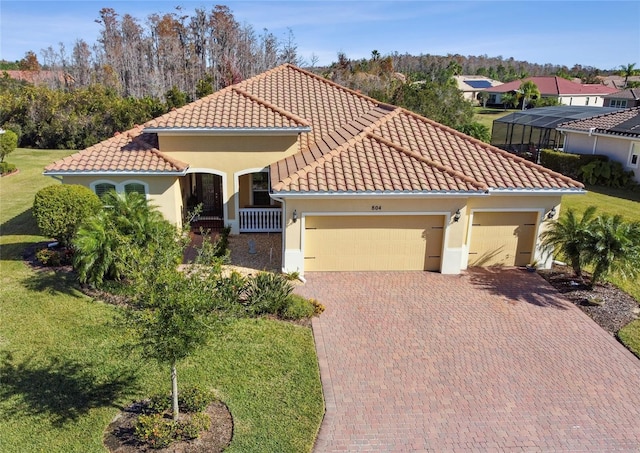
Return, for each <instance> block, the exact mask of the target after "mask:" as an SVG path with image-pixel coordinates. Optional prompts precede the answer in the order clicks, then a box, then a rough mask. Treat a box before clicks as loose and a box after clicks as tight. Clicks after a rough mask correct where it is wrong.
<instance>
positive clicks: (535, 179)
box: [46, 65, 582, 193]
mask: <svg viewBox="0 0 640 453" xmlns="http://www.w3.org/2000/svg"><path fill="white" fill-rule="evenodd" d="M203 128H204V129H211V130H215V129H220V130H222V129H225V128H232V129H281V128H289V129H290V128H294V129H299V132H300V133H299V134H298V136H299V137H300V138H299V152H298V153H297V154H295V155H293V156H291V157H288V158H285V159H282V160H281V161H279V162H275V163H273V164H272V165H271V168H270V172H271V183H272V189H273V190H274V191H275V192H280V193H285V192H296V191H298V192H324V193H335V192H354V191H355V192H361V191H364V192H371V191H375V192H401V193H405V192H451V191H454V192H459V191H462V192H467V191H471V192H478V191H480V192H485V191H487V190H491V189H507V190H514V189H577V188H581V187H582V185H581V184H580V183H577V182H575V181H572V180H570V179H569V178H566V177H564V176H562V175H559V174H557V173H553V172H551V171H550V170H548V169H545V168H543V167H540V166H537V165H534V164H532V163H531V162H528V161H525V160H523V159H520V158H518V157H516V156H514V155H512V154H509V153H507V152H504V151H501V150H499V149H497V148H494V147H491V146H490V145H487V144H485V143H482V142H480V141H477V140H475V139H472V138H470V137H468V136H465V135H463V134H461V133H459V132H457V131H455V130H453V129H450V128H448V127H445V126H442V125H440V124H438V123H435V122H433V121H431V120H428V119H426V118H423V117H420V116H419V115H416V114H413V113H411V112H409V111H407V110H404V109H401V108H398V107H394V106H389V105H384V104H381V103H379V102H377V101H375V100H374V99H371V98H369V97H366V96H363V95H362V94H360V93H357V92H355V91H353V90H349V89H347V88H344V87H342V86H340V85H337V84H335V83H333V82H330V81H328V80H326V79H324V78H322V77H320V76H317V75H314V74H312V73H310V72H307V71H304V70H302V69H299V68H296V67H294V66H291V65H282V66H279V67H277V68H274V69H272V70H269V71H267V72H265V73H263V74H260V75H258V76H256V77H253V78H251V79H248V80H245V81H243V82H241V83H239V84H237V85H234V86H232V87H228V88H226V89H224V90H220V91H218V92H216V93H214V94H212V95H210V96H207V97H205V98H203V99H201V100H199V101H196V102H193V103H191V104H188V105H186V106H184V107H182V108H180V109H176V110H174V111H172V112H169V113H167V114H166V115H163V116H161V117H159V118H156V119H154V120H152V121H149V122H148V123H146V124H145V125H144V127H137V128H134V129H132V130H131V131H128V132H127V133H125V134H121V135H118V136H116V137H113V138H111V139H109V140H106V141H104V142H101V143H99V144H97V145H95V146H92V147H91V148H88V149H86V150H84V151H82V152H80V153H77V154H74V155H72V156H70V157H68V158H67V159H64V160H62V161H59V162H56V163H54V164H52V165H50V166H49V167H47V169H46V172H50V173H53V172H61V173H65V172H71V173H73V172H95V173H101V172H102V173H105V172H106V173H109V172H111V173H113V172H132V171H143V172H144V171H146V172H149V171H152V172H179V171H184V170H186V169H187V168H188V163H184V162H177V161H175V160H171V159H169V158H168V157H167V156H165V155H163V154H162V153H161V152H160V151H159V150H158V143H157V135H156V132H158V131H160V130H167V131H171V130H175V129H180V130H189V129H195V130H201V129H203ZM309 128H310V132H303V131H302V129H305V130H308V129H309ZM145 131H146V132H145ZM150 131H151V132H153V133H151V132H150Z"/></svg>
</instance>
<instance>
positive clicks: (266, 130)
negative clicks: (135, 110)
mask: <svg viewBox="0 0 640 453" xmlns="http://www.w3.org/2000/svg"><path fill="white" fill-rule="evenodd" d="M143 132H148V133H155V134H158V135H238V136H242V135H298V134H300V133H302V132H311V127H310V126H301V127H278V128H276V127H247V128H243V127H224V128H222V127H221V128H213V127H146V128H144V130H143Z"/></svg>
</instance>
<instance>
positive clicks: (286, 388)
mask: <svg viewBox="0 0 640 453" xmlns="http://www.w3.org/2000/svg"><path fill="white" fill-rule="evenodd" d="M68 154H70V152H69V151H37V150H26V149H18V150H16V151H14V152H13V153H12V154H11V156H10V161H11V162H12V163H15V164H17V166H18V168H19V169H20V173H19V174H16V175H12V176H9V177H4V178H2V179H1V180H0V200H1V206H0V224H1V232H2V234H1V236H0V272H1V277H0V278H1V284H0V292H1V297H0V304H1V305H0V313H2V317H1V322H0V326H1V327H0V356H1V364H0V381H1V382H0V414H2V416H1V418H0V450H1V451H20V452H41V451H47V452H65V453H66V452H101V451H105V449H104V447H103V446H102V438H103V434H104V430H105V428H106V427H107V425H108V424H109V422H110V421H111V419H112V418H113V417H114V416H115V415H116V414H117V413H118V412H119V410H120V409H121V408H122V407H123V406H125V405H127V404H129V403H130V402H131V401H133V400H136V399H140V398H142V397H145V396H149V395H151V394H154V393H158V392H168V391H169V390H170V376H169V370H168V369H165V368H161V367H159V366H158V365H157V364H155V363H154V362H143V361H142V360H140V358H139V357H138V356H137V355H136V354H134V353H131V352H130V351H128V350H127V349H126V347H124V345H123V341H122V333H121V332H120V331H119V330H118V329H117V328H116V326H115V324H114V322H113V321H114V320H115V316H116V315H117V312H118V308H116V307H114V306H111V305H107V304H104V303H100V302H95V301H92V300H91V299H89V298H87V297H85V296H84V295H83V294H81V293H80V292H79V291H77V289H76V286H75V282H74V281H73V279H71V278H69V277H68V276H66V275H65V274H58V273H56V272H53V271H48V272H47V271H45V272H37V271H34V270H33V269H32V268H31V267H29V266H28V265H27V264H26V263H25V262H24V261H23V259H22V254H23V251H24V250H25V248H26V247H28V246H30V245H31V244H34V243H36V242H40V241H43V240H45V238H42V237H41V236H40V235H39V233H38V230H37V227H36V225H35V221H34V220H33V217H32V215H31V205H32V203H33V197H34V194H35V192H36V191H37V190H39V189H40V188H42V187H45V186H47V185H49V184H52V183H54V182H55V181H54V180H53V179H51V178H48V177H44V176H42V175H41V173H42V169H43V167H44V166H45V165H46V164H48V163H50V162H52V161H53V160H56V159H59V158H61V157H64V156H66V155H68ZM178 372H179V379H180V383H181V384H182V385H189V384H198V385H200V386H202V387H205V388H210V389H213V390H215V391H216V392H217V393H218V394H219V395H220V396H221V398H222V399H223V401H224V402H225V403H226V404H227V405H228V406H229V408H230V410H231V413H232V415H233V417H234V437H233V441H232V443H231V446H230V447H229V449H228V451H232V452H233V451H237V452H248V451H282V452H285V451H290V452H299V451H310V450H311V448H312V446H313V442H314V440H315V436H316V433H317V430H318V429H319V426H320V423H321V420H322V414H323V410H324V408H323V401H322V389H321V384H320V377H319V371H318V363H317V359H316V356H315V348H314V343H313V336H312V333H311V330H310V329H309V328H304V327H299V326H296V325H293V324H289V323H284V322H278V321H270V320H265V319H257V320H256V319H253V320H251V319H249V320H241V321H237V322H235V323H233V324H231V325H230V326H229V327H228V328H227V329H226V330H225V332H224V333H223V334H221V335H220V336H218V337H216V338H215V340H213V341H212V342H211V344H210V345H209V346H208V347H207V348H205V349H204V350H202V351H201V352H199V353H197V354H196V355H194V356H193V357H191V358H190V359H189V360H187V361H185V362H184V363H182V364H180V365H179V368H178Z"/></svg>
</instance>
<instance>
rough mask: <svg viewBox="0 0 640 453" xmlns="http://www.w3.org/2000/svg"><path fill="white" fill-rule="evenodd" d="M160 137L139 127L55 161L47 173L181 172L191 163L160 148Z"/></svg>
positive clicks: (47, 168)
mask: <svg viewBox="0 0 640 453" xmlns="http://www.w3.org/2000/svg"><path fill="white" fill-rule="evenodd" d="M157 147H158V137H157V135H155V134H146V133H142V127H140V126H138V127H136V128H134V129H131V130H130V131H128V132H126V133H124V134H117V135H115V136H114V137H112V138H110V139H108V140H105V141H103V142H100V143H98V144H97V145H94V146H92V147H90V148H87V149H85V150H83V151H80V152H79V153H75V154H72V155H71V156H68V157H66V158H64V159H62V160H59V161H57V162H54V163H53V164H51V165H49V166H47V167H46V168H45V174H56V173H71V174H72V173H137V172H142V173H150V172H152V173H155V172H170V173H175V172H182V171H184V170H185V169H186V168H187V167H188V165H187V164H186V163H184V162H180V161H178V160H176V159H173V158H171V157H169V156H166V155H165V154H163V153H161V152H160V151H159V150H158V148H157Z"/></svg>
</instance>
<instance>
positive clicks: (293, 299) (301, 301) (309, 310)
mask: <svg viewBox="0 0 640 453" xmlns="http://www.w3.org/2000/svg"><path fill="white" fill-rule="evenodd" d="M314 313H315V307H314V305H313V304H312V303H311V301H310V300H309V299H307V298H305V297H302V296H300V295H298V294H291V295H290V296H289V297H288V298H287V301H286V304H285V306H284V307H283V309H282V310H281V312H280V313H279V314H280V316H281V317H282V318H283V319H303V318H311V317H312V316H313V314H314Z"/></svg>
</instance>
